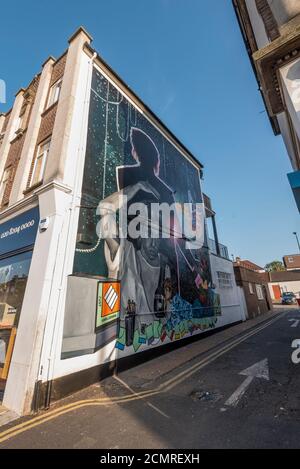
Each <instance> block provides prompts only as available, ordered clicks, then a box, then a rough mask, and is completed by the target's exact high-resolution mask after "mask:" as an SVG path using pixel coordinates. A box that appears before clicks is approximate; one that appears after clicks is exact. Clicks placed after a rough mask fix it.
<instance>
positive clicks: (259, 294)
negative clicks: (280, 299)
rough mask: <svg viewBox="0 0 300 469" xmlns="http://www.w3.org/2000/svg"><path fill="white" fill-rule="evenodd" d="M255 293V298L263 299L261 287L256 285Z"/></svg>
mask: <svg viewBox="0 0 300 469" xmlns="http://www.w3.org/2000/svg"><path fill="white" fill-rule="evenodd" d="M256 293H257V298H258V299H259V300H263V299H264V295H263V291H262V286H261V285H256Z"/></svg>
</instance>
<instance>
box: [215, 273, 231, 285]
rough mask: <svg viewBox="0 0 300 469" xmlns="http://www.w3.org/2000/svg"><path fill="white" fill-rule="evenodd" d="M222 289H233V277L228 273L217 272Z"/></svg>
mask: <svg viewBox="0 0 300 469" xmlns="http://www.w3.org/2000/svg"><path fill="white" fill-rule="evenodd" d="M217 275H218V282H219V287H220V288H232V286H233V285H232V276H231V274H229V273H227V272H217Z"/></svg>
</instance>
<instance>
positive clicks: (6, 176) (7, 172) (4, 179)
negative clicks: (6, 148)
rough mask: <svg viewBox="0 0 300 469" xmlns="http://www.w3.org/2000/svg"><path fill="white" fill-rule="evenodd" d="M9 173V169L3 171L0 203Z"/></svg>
mask: <svg viewBox="0 0 300 469" xmlns="http://www.w3.org/2000/svg"><path fill="white" fill-rule="evenodd" d="M10 171H11V167H9V168H7V169H5V170H4V173H3V177H2V181H1V185H0V203H1V202H2V200H3V196H4V193H5V189H6V187H7V184H8V181H9V177H10Z"/></svg>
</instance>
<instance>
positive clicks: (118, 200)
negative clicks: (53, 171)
mask: <svg viewBox="0 0 300 469" xmlns="http://www.w3.org/2000/svg"><path fill="white" fill-rule="evenodd" d="M125 201H126V206H125ZM124 206H125V212H124ZM153 206H159V207H162V206H164V207H169V208H170V210H169V215H170V217H169V223H166V222H165V219H164V218H163V217H162V213H161V211H158V214H157V212H156V215H157V216H156V218H155V219H154V218H153V213H154V212H153V211H152V208H153ZM139 207H144V209H143V210H142V209H140V208H139ZM182 207H184V209H183V211H181V212H180V208H182ZM199 207H202V211H201V209H200V211H199ZM186 210H187V211H188V212H189V213H186ZM121 212H122V213H123V216H122V217H121ZM183 212H184V215H187V218H189V220H190V223H191V226H192V227H194V229H195V227H196V228H197V230H198V231H197V235H199V232H201V233H200V236H197V242H198V244H193V240H192V239H191V235H190V232H191V229H190V230H189V233H187V232H186V230H185V226H186V225H185V221H186V219H187V218H186V217H183V218H182V217H181V215H182V214H183ZM196 212H197V213H196ZM124 213H125V217H124ZM121 218H122V220H121ZM124 218H125V223H124ZM199 220H200V225H199V223H198V224H197V223H196V222H197V221H199ZM130 224H134V226H135V228H136V231H135V232H137V233H138V234H137V235H134V234H132V233H131V232H128V230H127V231H126V233H125V235H124V233H123V232H122V235H121V233H120V232H121V226H122V227H124V225H125V227H127V228H128V226H129V225H130ZM129 231H130V230H129ZM104 232H105V233H104ZM192 232H193V231H192ZM193 233H194V232H193ZM72 277H73V279H72V282H71V283H72V285H74V286H73V290H72V294H71V295H70V296H72V300H70V301H72V307H69V308H66V316H69V318H68V317H66V319H65V331H64V342H63V353H62V358H68V357H70V356H76V355H81V354H84V353H91V351H92V350H94V351H96V350H99V349H100V348H101V347H103V346H104V345H105V344H107V342H109V341H114V342H115V347H116V348H117V349H118V350H119V351H120V353H121V355H122V352H124V355H125V354H127V355H128V354H129V353H133V352H137V351H143V350H145V349H146V348H148V347H150V346H157V345H161V344H163V343H167V342H170V341H176V340H179V339H182V338H184V337H188V336H191V335H193V334H196V333H199V332H201V331H204V330H207V329H210V328H214V327H215V325H216V323H217V318H218V316H219V315H220V314H221V307H220V298H219V295H217V294H216V293H215V290H214V285H213V284H212V276H211V270H210V262H209V255H208V248H207V239H206V231H205V210H204V204H203V197H202V192H201V184H200V165H199V166H198V165H197V164H196V163H195V162H194V161H193V160H192V159H189V158H188V157H187V156H185V155H184V154H183V152H181V151H180V150H179V149H178V148H177V147H176V146H175V145H174V144H173V143H172V142H171V141H170V140H169V139H168V138H167V136H166V135H164V134H163V133H162V132H161V131H160V130H158V128H157V127H156V126H155V125H154V123H153V122H151V121H150V120H149V119H148V118H147V117H146V116H145V115H144V114H142V113H141V112H140V111H139V110H138V109H137V108H136V107H135V106H134V105H133V104H131V102H129V100H128V99H127V98H126V97H125V95H124V94H122V93H121V92H120V91H119V90H118V89H117V88H116V87H115V86H114V85H113V84H112V82H110V81H109V80H108V79H107V78H106V77H105V76H104V75H103V74H102V73H101V72H100V71H99V70H98V69H96V68H95V69H94V71H93V77H92V87H91V97H90V110H89V120H88V134H87V147H86V156H85V167H84V175H83V184H82V200H81V208H80V215H79V223H78V234H77V245H76V251H75V257H74V267H73V276H72ZM82 279H84V282H86V281H87V279H90V282H91V283H94V284H96V285H95V287H93V288H92V289H91V291H92V292H93V295H94V294H95V303H93V302H91V305H93V304H95V310H94V311H91V313H90V314H94V315H95V318H94V319H95V330H93V331H90V334H92V335H93V334H94V339H95V342H94V343H93V344H94V345H93V346H92V345H91V344H90V345H89V346H88V347H87V346H86V347H85V346H84V345H79V344H78V345H76V341H75V342H74V340H73V339H74V337H78V336H79V335H80V333H79V332H78V331H76V330H75V329H76V324H77V325H78V318H77V320H76V318H74V317H73V319H72V315H76V311H75V310H74V308H75V309H76V304H78V302H77V300H74V294H75V296H76V295H77V294H79V293H78V291H79V290H80V287H79V286H76V285H80V282H83V280H82ZM76 282H77V283H76ZM67 301H68V300H67ZM83 309H86V308H83ZM87 309H88V308H87ZM91 309H92V307H91ZM87 314H88V313H87ZM92 323H93V322H91V324H92ZM67 324H68V325H69V326H68V327H67ZM67 329H68V330H67ZM71 337H72V338H73V339H72V340H71ZM68 340H69V345H68V346H67V343H68ZM82 343H83V342H82ZM64 344H65V347H64Z"/></svg>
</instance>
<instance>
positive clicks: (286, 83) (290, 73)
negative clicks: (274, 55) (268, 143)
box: [280, 59, 300, 140]
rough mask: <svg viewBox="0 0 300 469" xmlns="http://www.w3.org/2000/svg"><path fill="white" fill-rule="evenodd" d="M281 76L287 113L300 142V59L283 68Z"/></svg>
mask: <svg viewBox="0 0 300 469" xmlns="http://www.w3.org/2000/svg"><path fill="white" fill-rule="evenodd" d="M280 76H281V81H282V89H283V94H284V98H285V103H286V106H287V112H288V113H289V115H290V118H291V121H292V123H293V126H294V129H295V132H296V134H297V135H298V138H299V140H300V59H297V60H295V61H294V62H291V63H289V64H288V65H286V66H285V67H282V68H281V69H280Z"/></svg>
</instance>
